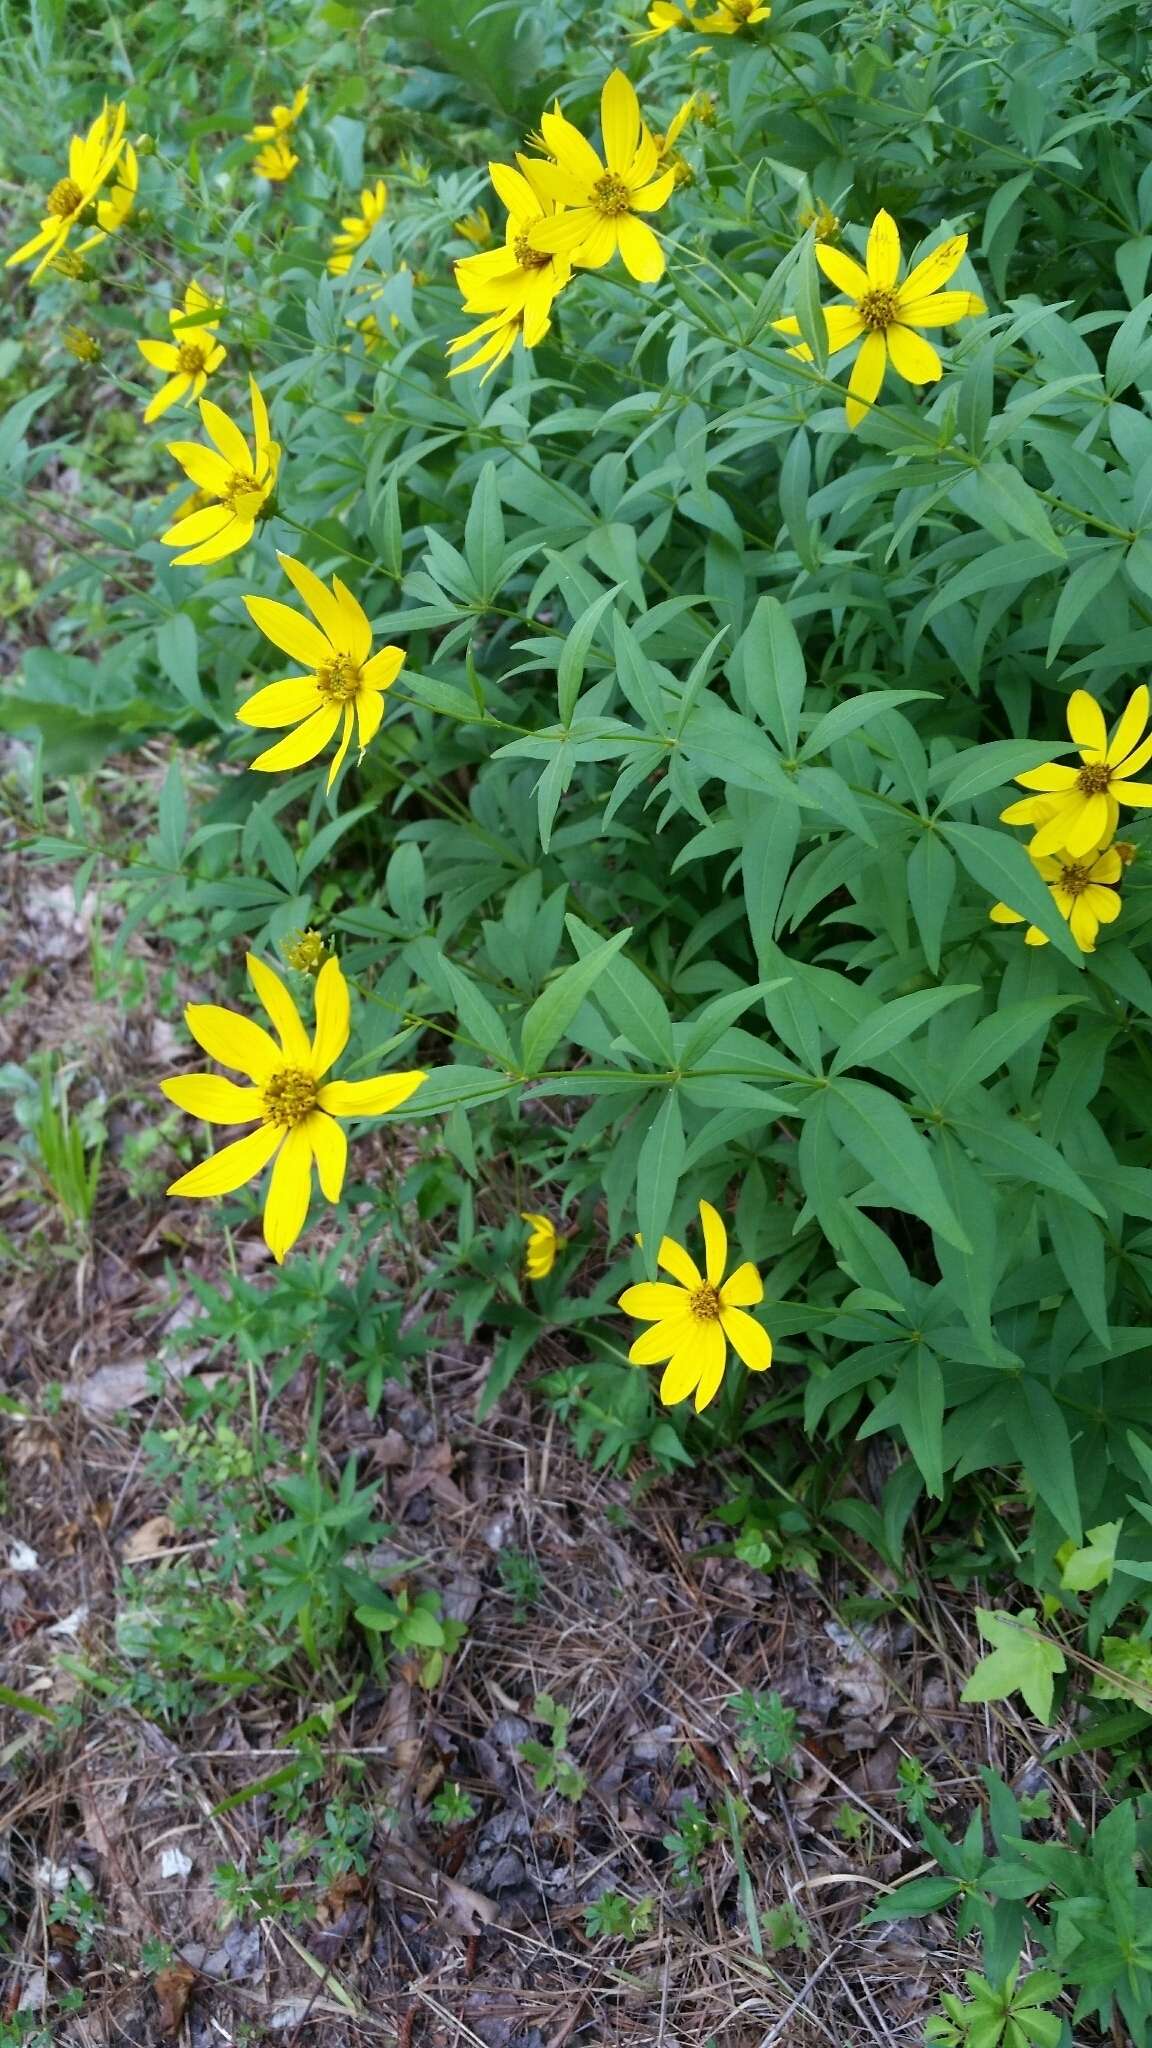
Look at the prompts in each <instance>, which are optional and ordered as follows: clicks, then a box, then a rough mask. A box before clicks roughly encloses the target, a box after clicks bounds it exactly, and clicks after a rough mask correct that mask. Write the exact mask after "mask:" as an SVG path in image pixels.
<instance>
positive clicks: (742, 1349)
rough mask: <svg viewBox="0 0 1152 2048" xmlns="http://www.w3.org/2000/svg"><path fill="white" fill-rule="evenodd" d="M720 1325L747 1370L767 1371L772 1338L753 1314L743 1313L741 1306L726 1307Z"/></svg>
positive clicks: (770, 1355) (770, 1359)
mask: <svg viewBox="0 0 1152 2048" xmlns="http://www.w3.org/2000/svg"><path fill="white" fill-rule="evenodd" d="M720 1326H721V1328H722V1330H723V1332H724V1335H725V1336H726V1337H727V1339H728V1342H729V1343H730V1344H731V1346H732V1349H733V1351H735V1352H737V1353H738V1354H739V1356H740V1357H741V1358H742V1359H743V1360H744V1363H745V1365H746V1366H747V1367H748V1370H749V1372H767V1370H768V1367H769V1366H770V1365H771V1363H772V1339H771V1337H770V1336H769V1335H768V1332H767V1330H765V1329H764V1328H762V1326H761V1325H760V1324H759V1323H758V1322H757V1321H756V1319H755V1317H754V1316H747V1315H745V1313H744V1311H743V1309H742V1308H726V1309H724V1310H722V1312H721V1315H720Z"/></svg>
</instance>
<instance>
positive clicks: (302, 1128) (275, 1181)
mask: <svg viewBox="0 0 1152 2048" xmlns="http://www.w3.org/2000/svg"><path fill="white" fill-rule="evenodd" d="M311 1196H312V1144H311V1140H310V1138H309V1136H308V1131H307V1128H306V1124H294V1125H293V1127H292V1129H291V1130H290V1131H289V1133H288V1136H287V1137H286V1138H285V1140H284V1143H283V1144H282V1145H281V1147H280V1150H279V1152H278V1153H277V1155H276V1164H275V1166H274V1167H273V1168H272V1176H271V1179H270V1180H269V1182H268V1193H267V1196H266V1197H265V1201H264V1242H265V1244H266V1245H267V1247H268V1249H269V1251H270V1252H271V1254H272V1257H273V1258H274V1259H275V1261H276V1263H277V1265H280V1264H281V1262H282V1261H283V1259H284V1256H285V1254H286V1253H287V1252H289V1251H290V1250H291V1249H292V1246H293V1245H294V1244H295V1242H296V1239H297V1238H298V1237H299V1235H300V1232H301V1231H302V1230H303V1228H304V1219H305V1217H306V1216H307V1214H308V1203H309V1201H310V1200H311Z"/></svg>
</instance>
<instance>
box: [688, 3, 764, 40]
mask: <svg viewBox="0 0 1152 2048" xmlns="http://www.w3.org/2000/svg"><path fill="white" fill-rule="evenodd" d="M771 12H772V9H771V8H770V7H767V6H765V5H764V4H763V0H719V5H718V6H717V8H716V12H715V14H705V15H703V16H702V17H701V19H700V20H699V21H698V22H696V24H695V26H696V28H697V29H699V31H700V33H701V34H702V35H706V36H737V35H739V33H740V31H741V29H742V28H753V27H754V26H755V24H756V23H757V22H758V21H767V20H768V18H769V16H770V14H771Z"/></svg>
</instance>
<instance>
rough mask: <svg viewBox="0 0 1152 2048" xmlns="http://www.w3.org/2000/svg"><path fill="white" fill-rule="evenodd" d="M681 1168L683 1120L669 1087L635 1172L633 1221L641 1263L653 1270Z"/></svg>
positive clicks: (674, 1091)
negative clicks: (640, 1244)
mask: <svg viewBox="0 0 1152 2048" xmlns="http://www.w3.org/2000/svg"><path fill="white" fill-rule="evenodd" d="M683 1166H684V1119H683V1116H682V1114H681V1110H680V1098H679V1096H678V1094H677V1092H676V1090H675V1089H674V1088H670V1089H669V1090H668V1093H667V1094H666V1095H665V1097H664V1100H663V1102H662V1103H661V1104H660V1107H659V1109H658V1110H657V1112H656V1115H655V1116H654V1117H653V1119H652V1123H651V1126H650V1127H649V1130H648V1134H647V1136H646V1137H645V1140H644V1143H643V1145H642V1146H641V1148H640V1161H639V1165H638V1167H637V1171H636V1218H637V1221H638V1223H639V1226H640V1235H641V1236H642V1238H643V1239H644V1262H645V1265H646V1266H647V1268H648V1270H649V1272H650V1273H654V1272H655V1271H656V1253H657V1251H658V1250H659V1246H660V1240H661V1238H662V1237H663V1236H664V1233H665V1231H666V1230H667V1228H668V1218H669V1217H670V1216H671V1214H672V1205H673V1203H674V1202H675V1200H676V1190H677V1188H678V1187H679V1185H680V1175H681V1172H682V1171H683Z"/></svg>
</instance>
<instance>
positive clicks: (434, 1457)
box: [394, 1444, 468, 1509]
mask: <svg viewBox="0 0 1152 2048" xmlns="http://www.w3.org/2000/svg"><path fill="white" fill-rule="evenodd" d="M455 1462H456V1453H455V1451H454V1450H453V1449H452V1446H451V1444H433V1446H432V1448H431V1450H430V1451H428V1452H426V1454H425V1455H424V1457H422V1458H421V1460H420V1463H419V1464H418V1465H414V1466H413V1468H412V1470H411V1472H406V1473H405V1474H404V1476H403V1478H402V1479H397V1481H396V1483H395V1487H394V1493H395V1498H396V1505H397V1507H398V1508H401V1509H403V1508H406V1507H407V1505H408V1502H409V1501H410V1500H412V1499H414V1498H415V1496H416V1495H417V1494H418V1493H430V1494H431V1495H432V1498H433V1500H438V1501H439V1502H440V1505H441V1507H445V1508H465V1507H467V1505H468V1503H467V1501H466V1500H465V1498H464V1495H463V1494H462V1493H461V1491H460V1488H459V1487H458V1486H457V1484H456V1482H455V1480H454V1479H453V1478H452V1477H451V1476H450V1475H451V1472H452V1467H453V1465H454V1464H455Z"/></svg>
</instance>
